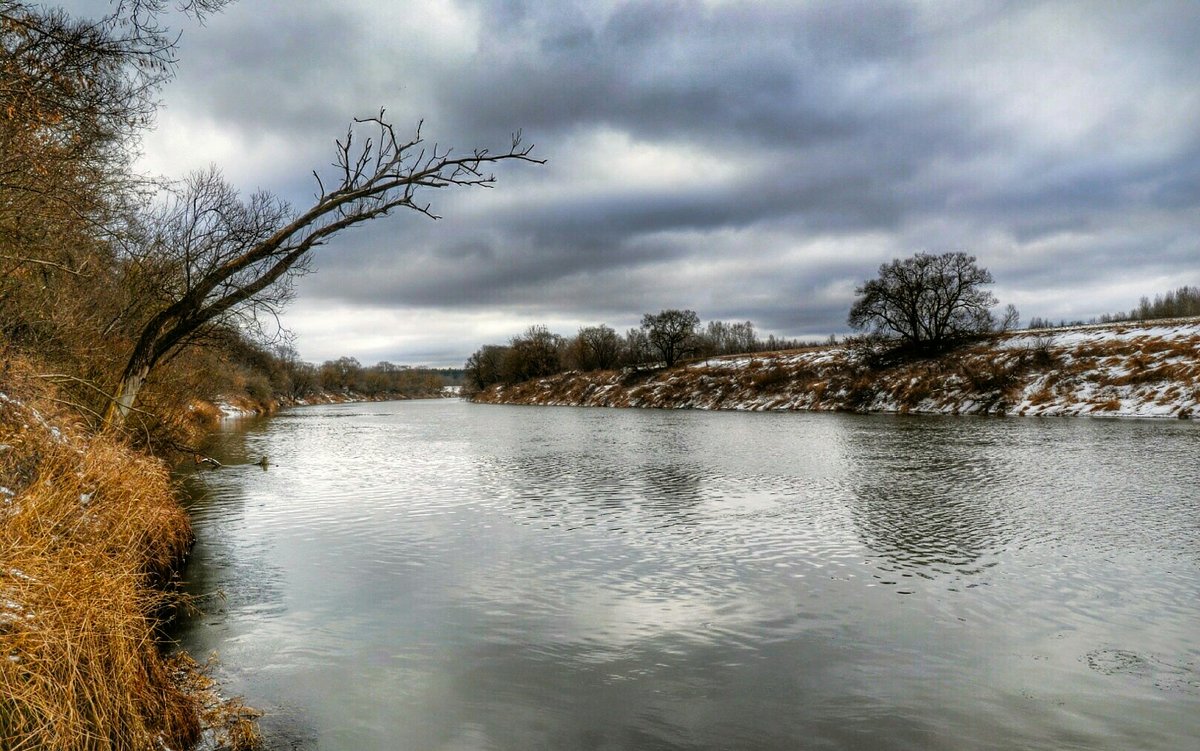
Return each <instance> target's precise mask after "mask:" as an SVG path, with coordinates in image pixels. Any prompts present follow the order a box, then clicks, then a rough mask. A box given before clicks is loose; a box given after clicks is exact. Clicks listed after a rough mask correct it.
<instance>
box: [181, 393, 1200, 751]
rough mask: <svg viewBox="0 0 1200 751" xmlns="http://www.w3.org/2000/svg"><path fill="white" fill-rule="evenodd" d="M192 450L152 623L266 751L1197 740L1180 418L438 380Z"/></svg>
mask: <svg viewBox="0 0 1200 751" xmlns="http://www.w3.org/2000/svg"><path fill="white" fill-rule="evenodd" d="M211 453H212V454H213V455H214V456H216V457H217V458H218V459H220V460H221V461H223V462H225V463H226V464H227V465H228V466H226V467H224V468H222V469H219V470H211V471H203V470H202V471H197V472H195V473H194V474H191V475H189V476H187V477H186V479H185V482H186V485H187V487H188V488H189V491H190V493H191V501H190V511H191V513H192V515H193V519H194V523H195V526H196V532H197V535H198V537H199V542H198V544H197V546H196V548H195V551H194V554H193V560H192V563H191V565H190V567H189V570H188V578H189V587H190V589H191V591H192V592H193V593H194V594H196V595H197V596H198V597H199V598H200V603H201V605H202V608H203V612H202V613H201V614H200V615H198V616H196V617H193V618H191V619H188V620H187V621H185V622H184V623H183V624H182V626H181V630H180V633H179V639H180V640H181V643H182V644H183V645H184V646H185V647H186V648H187V649H189V650H190V651H192V653H193V654H195V655H197V656H198V657H201V658H203V656H204V655H205V654H207V653H209V652H210V651H213V650H215V651H217V652H218V653H219V655H220V659H221V668H220V669H219V674H220V676H221V677H222V678H223V679H224V680H225V681H226V688H227V690H228V691H229V692H232V693H238V694H242V695H243V696H244V697H245V698H246V700H247V702H248V703H250V704H252V705H256V706H258V707H260V708H262V709H264V710H266V711H267V712H268V715H267V717H266V718H265V719H264V723H263V727H264V730H265V731H266V732H267V734H268V736H269V738H270V741H271V747H272V748H280V749H318V748H319V749H323V750H326V751H334V750H341V749H355V750H356V751H357V750H362V749H389V750H391V749H498V750H500V749H503V750H509V749H511V750H512V751H518V750H519V751H526V750H528V749H540V748H545V749H626V748H630V749H633V748H636V749H883V750H887V749H925V750H928V749H1056V750H1057V749H1089V750H1094V749H1114V750H1116V749H1120V750H1121V751H1125V750H1126V749H1135V748H1136V749H1171V750H1172V751H1174V750H1175V749H1182V748H1195V747H1196V746H1195V744H1196V743H1197V738H1200V502H1198V500H1197V496H1198V495H1200V461H1198V457H1200V426H1198V425H1196V424H1195V423H1193V422H1185V421H1131V420H1096V419H1037V418H1007V419H1004V418H1000V419H996V418H941V417H897V416H859V415H846V414H820V413H787V414H759V413H753V414H752V413H729V412H725V413H706V412H694V411H655V410H613V409H577V408H547V407H511V406H487V405H471V404H467V403H464V402H458V401H451V400H438V401H417V402H391V403H374V404H346V405H329V406H322V407H309V408H301V409H295V410H291V411H287V412H284V413H282V414H280V415H278V416H276V417H274V418H270V419H266V420H257V421H247V422H244V423H231V424H230V426H229V428H228V429H227V430H225V431H223V432H221V433H220V434H218V435H217V436H216V437H215V440H214V444H213V446H212V447H211ZM263 455H266V456H269V457H270V462H271V463H270V468H269V469H268V470H266V471H264V470H263V469H261V468H260V467H258V466H254V465H253V462H256V461H258V460H259V458H260V457H261V456H263Z"/></svg>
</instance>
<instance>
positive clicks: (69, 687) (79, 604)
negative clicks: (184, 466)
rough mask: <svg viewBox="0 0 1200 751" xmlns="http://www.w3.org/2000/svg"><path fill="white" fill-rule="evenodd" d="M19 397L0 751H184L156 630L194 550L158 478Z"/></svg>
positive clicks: (0, 619)
mask: <svg viewBox="0 0 1200 751" xmlns="http://www.w3.org/2000/svg"><path fill="white" fill-rule="evenodd" d="M12 385H13V384H12V382H11V381H10V382H8V383H6V384H4V385H3V386H0V391H7V393H8V394H9V396H10V397H12V396H13V394H12V391H13V389H12V388H11V386H12ZM18 390H21V391H22V394H21V397H22V399H23V401H24V403H20V402H18V401H16V400H15V399H12V398H5V399H0V446H3V448H0V486H3V487H4V488H5V491H0V749H3V751H25V750H26V749H30V750H32V749H39V750H42V749H45V750H48V751H58V750H63V751H65V750H67V749H71V750H74V749H79V750H87V751H93V750H95V751H106V750H109V749H112V750H115V749H161V748H163V747H164V746H165V747H169V748H175V749H182V748H186V747H187V746H188V745H189V744H190V743H191V742H192V741H193V740H194V739H195V737H196V735H197V733H198V720H197V715H198V713H197V706H196V703H195V701H194V700H193V699H192V698H190V697H189V696H188V695H186V694H185V693H184V692H183V691H182V690H181V688H180V686H179V684H178V681H177V680H176V677H175V673H176V671H174V670H173V669H172V668H171V667H170V666H169V665H168V663H167V661H166V660H164V658H163V655H162V654H161V651H160V649H159V645H158V644H157V642H156V639H155V631H154V629H155V624H156V622H157V615H158V614H159V613H160V612H161V609H162V608H163V607H165V606H167V605H169V604H170V600H171V595H170V594H168V593H167V592H166V591H165V589H164V588H163V587H162V586H161V585H162V584H163V583H164V582H165V581H166V577H168V576H169V574H170V572H171V571H172V570H173V568H174V566H175V565H176V564H177V563H178V562H179V560H180V557H181V555H182V554H183V553H184V552H185V551H186V550H187V547H188V544H189V543H190V540H191V529H190V526H189V523H188V519H187V516H186V514H185V513H184V512H183V510H182V509H181V508H180V507H179V506H178V505H177V504H176V503H175V501H174V497H173V493H172V488H171V485H170V481H169V476H168V473H167V468H166V467H165V466H164V465H163V464H162V463H161V462H159V461H156V460H154V459H151V458H149V457H146V456H143V455H139V454H138V453H136V452H134V451H132V450H131V449H129V448H128V447H126V446H125V445H123V444H122V443H120V442H119V441H117V440H116V439H113V438H108V437H104V436H100V437H91V438H88V437H86V436H84V435H83V434H82V433H81V432H78V431H76V430H73V429H72V428H71V427H70V426H64V427H63V428H62V429H61V432H60V431H59V430H58V429H54V428H51V427H50V426H49V425H48V424H47V423H46V422H44V415H46V411H47V410H49V409H50V408H51V407H52V403H51V402H50V401H48V400H46V399H39V394H38V393H37V391H36V388H34V387H28V386H27V385H26V388H24V389H18ZM42 396H44V395H42ZM29 405H36V408H35V407H33V406H29ZM39 408H40V411H39ZM55 419H56V420H57V418H55Z"/></svg>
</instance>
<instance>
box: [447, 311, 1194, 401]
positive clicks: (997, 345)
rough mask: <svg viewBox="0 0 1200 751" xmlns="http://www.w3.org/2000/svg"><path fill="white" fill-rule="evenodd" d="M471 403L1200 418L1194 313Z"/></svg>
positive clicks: (506, 393)
mask: <svg viewBox="0 0 1200 751" xmlns="http://www.w3.org/2000/svg"><path fill="white" fill-rule="evenodd" d="M467 398H468V399H469V400H470V401H472V402H475V403H480V404H528V405H542V406H589V407H642V408H657V409H705V410H744V411H798V410H801V411H848V412H860V413H896V414H963V415H967V414H977V415H1029V416H1046V417H1049V416H1091V417H1156V418H1182V419H1187V418H1191V417H1194V416H1197V415H1200V319H1198V318H1188V319H1172V320H1165V321H1147V322H1137V323H1113V324H1098V325H1086V326H1076V327H1069V328H1059V329H1038V330H1024V331H1016V332H1011V333H1005V334H995V335H993V336H991V337H989V338H987V339H984V340H982V341H979V342H977V343H973V344H970V345H967V346H964V347H961V348H959V349H956V350H954V351H952V352H949V353H946V354H943V355H940V356H937V357H933V358H925V359H916V360H910V361H905V362H902V363H899V364H895V365H890V366H885V367H881V366H875V367H873V366H871V365H869V364H867V362H866V358H864V357H863V354H862V353H861V352H859V351H856V350H854V349H852V348H849V347H847V346H844V345H830V346H822V347H812V348H807V349H803V350H791V351H783V352H768V353H758V354H746V355H734V356H726V357H720V358H711V359H708V360H696V361H692V362H688V363H684V364H680V365H677V366H675V367H673V368H669V369H663V368H659V369H625V370H623V371H613V370H609V371H591V372H580V371H571V372H568V373H562V374H558V375H554V376H549V377H546V378H540V379H535V380H532V381H526V382H524V383H518V384H513V385H503V384H498V385H494V386H491V387H489V388H487V389H484V390H483V391H480V392H478V393H475V394H472V395H469V396H467Z"/></svg>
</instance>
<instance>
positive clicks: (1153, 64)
mask: <svg viewBox="0 0 1200 751" xmlns="http://www.w3.org/2000/svg"><path fill="white" fill-rule="evenodd" d="M1197 49H1200V6H1198V5H1197V4H1195V3H1188V2H1176V3H1152V2H1144V3H1104V4H1102V3H1092V2H1078V3H1074V2H1044V3H1032V2H1031V3H1015V2H1012V3H1010V2H944V3H938V2H934V3H909V2H903V3H902V2H876V1H872V2H845V1H838V2H827V3H821V2H813V3H802V4H798V3H791V2H778V3H771V2H720V1H715V0H712V1H708V2H701V1H699V0H696V1H691V2H689V1H686V0H680V1H677V2H608V3H605V2H578V3H571V2H522V1H520V0H497V1H496V2H466V1H465V0H458V1H455V2H443V3H384V2H376V3H371V2H366V1H365V0H361V1H358V0H356V1H354V2H342V3H337V4H329V3H321V2H316V1H315V0H304V1H294V2H265V1H261V0H260V1H258V2H253V3H251V2H243V3H239V4H235V5H233V6H231V7H230V8H229V9H227V10H226V11H225V12H224V13H222V14H220V15H218V16H215V17H213V18H212V19H210V20H209V22H208V23H207V24H206V25H205V26H204V27H202V28H189V29H187V30H186V33H185V35H184V37H183V43H182V47H181V50H180V59H181V64H180V68H179V75H178V77H177V79H176V80H175V81H174V82H173V83H172V84H171V85H170V86H169V88H168V89H167V90H166V91H165V92H164V100H165V107H164V110H163V112H162V114H161V116H160V124H159V127H158V130H157V131H155V132H154V133H153V134H151V135H150V136H149V137H148V138H147V140H146V156H145V158H144V165H145V166H146V167H147V169H151V170H153V171H156V172H161V173H165V174H168V175H175V176H178V175H181V174H183V173H185V172H186V171H187V170H189V169H194V168H198V167H204V166H206V165H208V164H209V163H216V164H217V165H218V166H220V167H222V168H223V169H224V170H225V172H226V174H227V175H228V176H229V178H230V179H231V180H233V181H234V182H235V183H236V184H237V185H239V186H240V187H242V188H243V189H245V190H247V191H249V190H253V189H257V188H266V189H270V190H273V191H275V192H276V193H279V194H281V195H283V196H284V197H286V198H288V199H289V200H291V201H292V202H293V203H294V204H296V205H297V206H303V205H304V204H305V203H306V202H308V201H310V200H311V197H312V191H313V183H312V178H311V175H310V171H311V170H312V169H314V168H316V169H320V168H322V167H323V166H324V165H326V164H328V162H329V160H330V157H331V156H332V149H331V146H332V142H333V139H334V138H336V137H337V136H338V135H339V134H340V133H341V132H342V131H343V130H344V128H345V126H346V124H347V123H348V122H349V120H350V118H352V117H354V116H362V115H369V114H372V113H374V112H377V111H378V109H379V108H380V107H381V106H386V107H387V108H388V113H389V116H390V117H391V118H392V119H393V120H394V121H395V122H396V123H397V125H398V126H399V127H401V128H408V127H414V126H415V125H416V123H417V122H418V121H419V120H422V119H423V120H424V121H425V125H424V131H423V133H424V134H425V135H426V136H427V137H428V138H429V139H430V140H431V141H437V142H439V143H441V144H443V145H455V146H457V147H459V148H473V147H476V146H485V147H492V148H497V147H499V148H503V147H505V146H506V145H507V143H508V140H509V137H510V134H511V133H512V132H513V131H515V130H518V129H521V130H522V131H523V134H524V136H525V138H526V140H527V141H530V142H533V143H535V144H536V150H535V154H536V155H538V156H541V157H543V158H545V159H546V160H548V161H547V163H546V164H545V165H544V166H540V167H537V166H531V165H511V164H502V165H500V166H499V169H498V170H497V177H498V180H497V187H496V188H495V189H493V190H487V191H485V190H474V191H460V192H457V193H440V192H439V193H437V194H434V195H431V196H429V200H431V201H432V202H433V209H434V211H435V212H437V213H438V214H439V215H441V216H443V217H444V218H443V219H440V220H438V221H436V222H435V221H431V220H428V219H426V218H424V217H421V216H418V215H415V214H410V215H396V216H393V217H389V218H387V219H385V220H382V221H379V222H376V223H374V224H372V225H370V226H367V227H363V228H361V229H357V230H354V231H353V232H351V233H348V234H347V235H345V236H344V237H341V238H339V239H338V240H337V241H336V242H335V243H333V244H331V245H330V246H328V247H326V248H323V249H321V251H320V254H319V258H318V259H317V266H318V267H319V270H318V272H317V273H315V274H312V275H310V276H308V277H305V278H304V279H303V280H302V282H301V283H300V286H299V295H298V298H297V300H296V302H295V303H294V304H293V307H292V308H291V310H290V311H289V312H288V313H287V315H286V316H285V319H284V322H285V324H287V325H289V326H290V327H292V328H293V329H294V330H295V331H296V333H297V345H298V348H299V350H300V352H301V354H302V356H304V357H306V358H308V359H314V360H319V359H325V358H328V357H335V356H338V355H343V354H346V355H354V356H357V357H359V358H360V359H363V360H364V361H375V360H379V359H390V360H393V361H398V362H412V363H417V362H430V363H435V362H436V363H439V364H454V363H460V362H461V361H462V360H463V359H465V357H466V355H467V354H469V353H470V352H471V351H472V350H474V349H475V348H476V347H477V346H479V345H480V344H482V343H484V342H485V341H502V340H503V339H506V338H507V337H508V336H510V335H512V334H515V333H518V332H519V331H520V330H521V329H523V328H524V327H525V326H527V325H529V324H533V323H547V324H549V325H550V326H551V328H552V329H556V330H558V331H560V332H561V333H571V332H572V330H573V328H574V327H576V326H579V325H582V324H592V323H598V322H607V323H609V324H610V325H613V326H614V327H617V328H623V327H626V326H629V325H634V324H635V323H636V321H637V319H638V318H640V315H641V314H642V313H643V312H646V311H654V310H658V309H661V308H664V307H690V308H694V309H696V310H697V311H698V312H699V313H700V315H701V317H702V318H704V319H725V320H732V319H737V320H744V319H747V318H749V319H751V320H754V321H755V322H756V323H757V324H758V325H759V326H760V328H762V329H763V330H764V331H769V332H772V333H776V334H781V335H786V336H823V335H827V334H830V333H839V332H843V331H845V330H846V326H845V313H846V310H847V309H848V308H849V306H850V303H851V300H852V297H853V290H854V286H855V285H856V284H857V283H860V282H861V281H862V280H863V279H866V278H868V277H870V276H872V275H873V274H874V272H875V269H876V268H877V267H878V266H879V264H880V263H882V262H885V261H888V260H891V259H892V258H894V257H897V256H905V255H909V254H911V253H914V252H917V251H922V250H926V251H943V250H952V249H954V250H965V251H967V252H970V253H973V254H975V255H976V256H978V258H979V260H980V262H981V263H982V264H983V265H984V266H987V267H989V268H990V269H991V270H992V271H993V274H994V276H995V278H996V289H995V291H996V293H997V295H998V296H999V298H1000V299H1001V302H1002V303H1007V302H1014V303H1015V304H1017V306H1018V307H1019V308H1020V309H1021V311H1022V313H1023V314H1024V315H1025V316H1026V317H1030V316H1041V317H1048V318H1054V319H1058V318H1068V319H1072V318H1088V317H1091V316H1096V315H1099V314H1102V313H1105V312H1114V311H1116V310H1122V309H1127V308H1129V307H1131V306H1133V305H1135V304H1136V302H1137V300H1138V298H1139V297H1140V296H1142V295H1153V294H1155V293H1158V292H1163V291H1165V290H1166V289H1168V288H1171V287H1175V286H1178V285H1181V284H1196V283H1200V270H1198V269H1197V258H1198V257H1200V253H1198V251H1200V248H1198V244H1200V240H1198V239H1197V238H1200V128H1197V127H1196V123H1197V122H1200V76H1198V75H1197V72H1196V70H1197V68H1196V64H1195V63H1196V52H1195V51H1196V50H1197Z"/></svg>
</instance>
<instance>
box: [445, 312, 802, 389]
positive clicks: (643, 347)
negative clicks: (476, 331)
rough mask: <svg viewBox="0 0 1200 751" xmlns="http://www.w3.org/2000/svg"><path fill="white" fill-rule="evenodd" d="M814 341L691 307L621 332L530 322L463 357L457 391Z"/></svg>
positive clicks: (602, 327)
mask: <svg viewBox="0 0 1200 751" xmlns="http://www.w3.org/2000/svg"><path fill="white" fill-rule="evenodd" d="M812 344H814V342H805V341H801V340H798V339H783V338H779V337H776V336H775V335H773V334H772V335H769V336H767V337H766V338H762V337H760V336H759V335H758V332H757V331H756V330H755V327H754V324H753V323H752V322H750V321H736V322H728V321H710V322H708V323H707V324H706V325H703V326H702V325H701V322H700V317H699V316H698V315H697V314H696V312H695V311H694V310H679V309H667V310H662V311H660V312H658V313H647V314H645V315H644V316H643V317H642V325H641V326H640V327H636V328H631V329H628V330H627V331H626V332H625V333H624V334H620V333H618V332H617V331H616V330H615V329H613V328H612V327H610V326H607V325H605V324H600V325H597V326H586V327H583V328H581V329H579V331H578V332H577V333H576V334H575V335H574V336H571V337H565V336H562V335H560V334H555V333H553V332H551V331H550V330H549V329H548V328H547V327H546V326H542V325H536V326H530V327H529V328H528V329H526V330H525V332H524V333H523V334H520V335H518V336H514V337H513V338H512V339H510V340H509V341H508V343H507V344H486V345H484V346H483V347H480V348H479V349H478V350H476V351H475V353H474V354H472V355H471V356H470V357H469V358H468V359H467V363H466V365H465V367H464V371H463V389H464V390H465V391H467V392H473V391H479V390H482V389H485V388H487V387H488V386H491V385H493V384H496V383H504V384H513V383H520V382H522V381H527V380H530V379H533V378H543V377H545V376H550V375H554V374H556V373H563V372H566V371H570V370H579V371H590V370H615V369H618V368H634V367H646V366H651V365H665V366H666V367H671V366H673V365H675V364H676V363H678V362H679V361H681V360H684V359H688V358H699V357H716V356H721V355H735V354H742V353H751V352H767V351H773V350H783V349H796V348H799V347H805V346H811V345H812Z"/></svg>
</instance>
